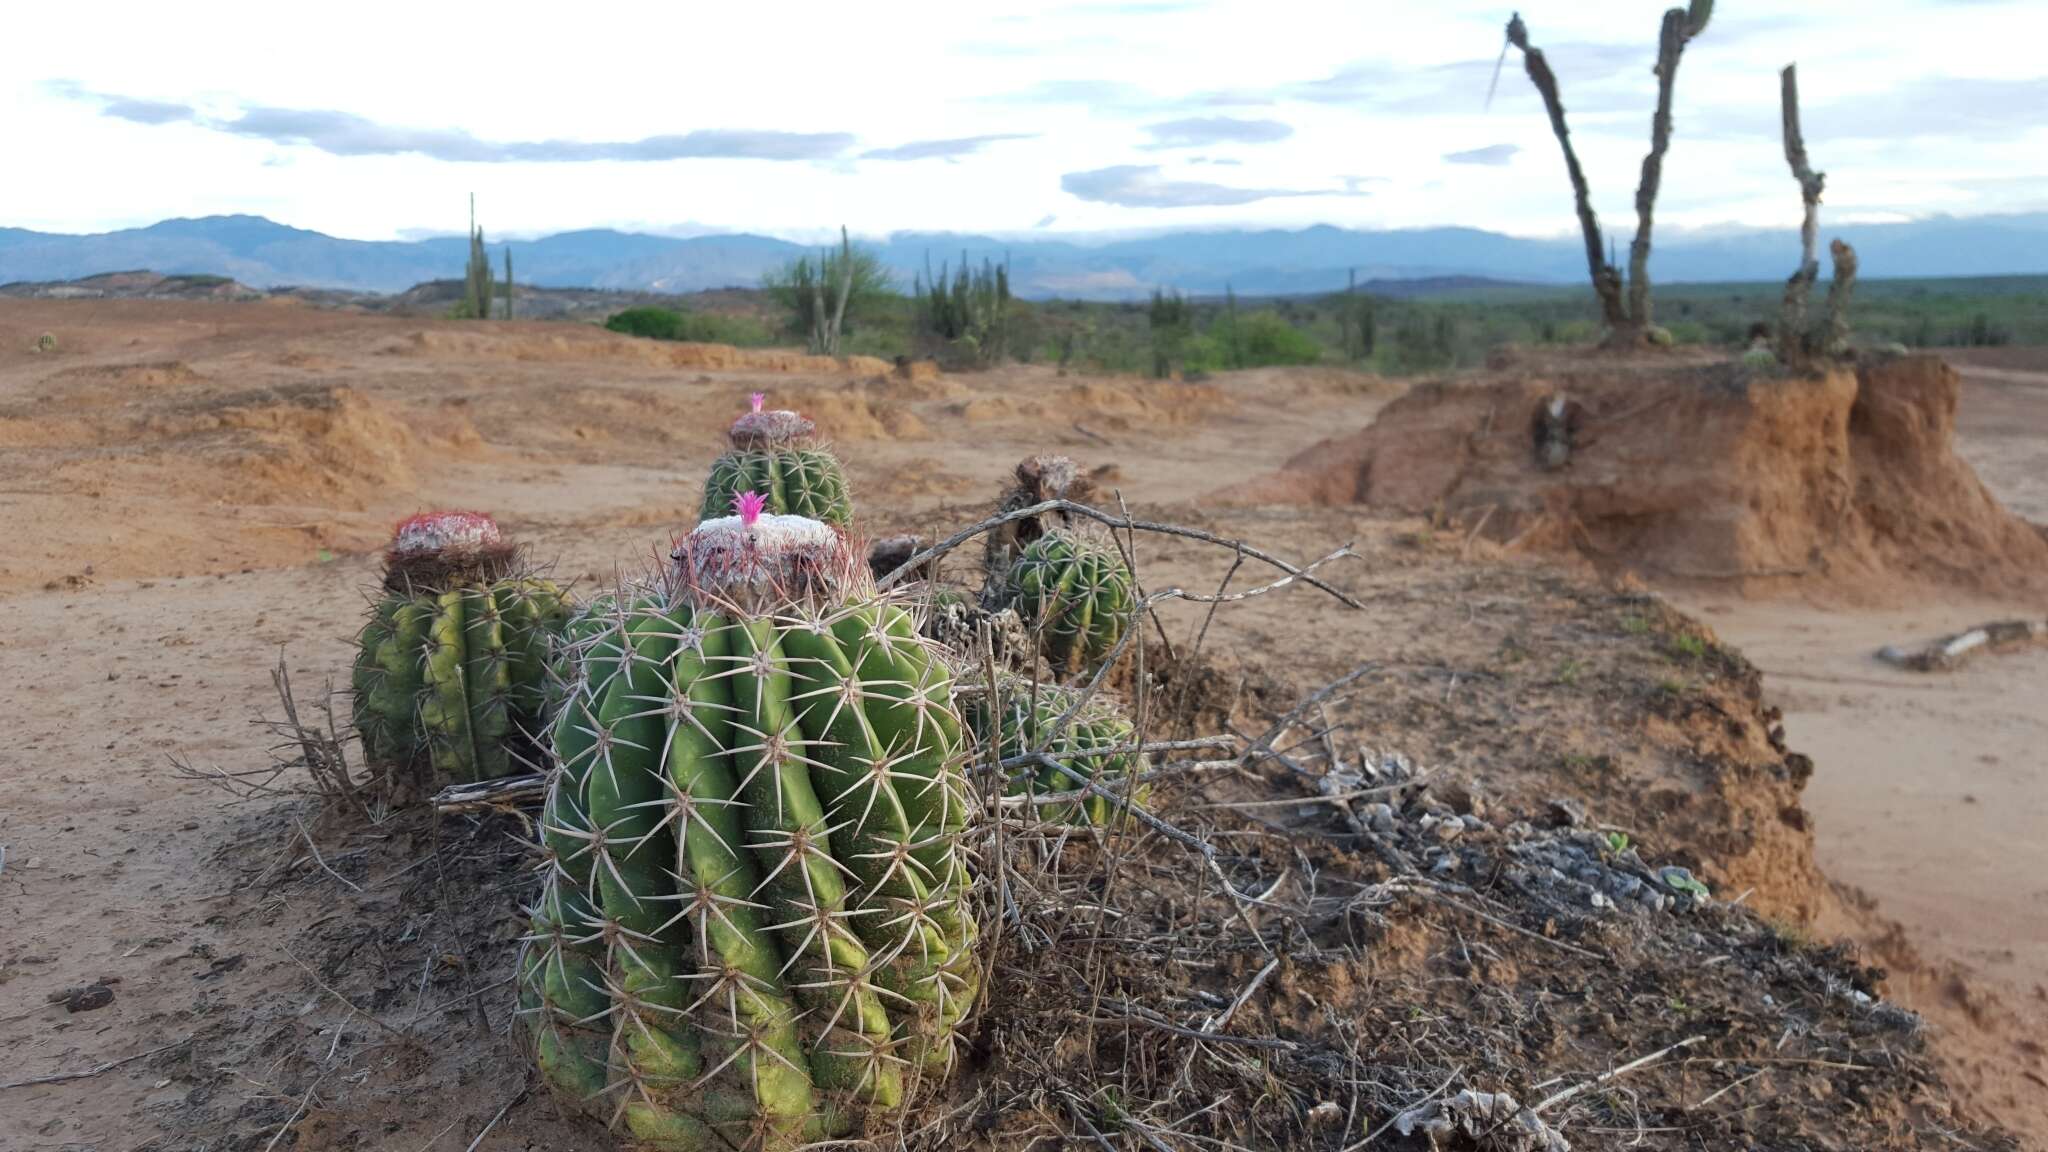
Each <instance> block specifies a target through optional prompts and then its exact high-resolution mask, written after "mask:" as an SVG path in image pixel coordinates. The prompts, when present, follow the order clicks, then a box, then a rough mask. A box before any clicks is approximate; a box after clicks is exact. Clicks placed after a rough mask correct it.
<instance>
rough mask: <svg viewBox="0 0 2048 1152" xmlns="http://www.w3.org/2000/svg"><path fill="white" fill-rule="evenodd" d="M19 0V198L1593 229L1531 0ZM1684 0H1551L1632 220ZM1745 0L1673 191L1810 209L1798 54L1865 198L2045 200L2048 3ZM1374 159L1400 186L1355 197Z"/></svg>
mask: <svg viewBox="0 0 2048 1152" xmlns="http://www.w3.org/2000/svg"><path fill="white" fill-rule="evenodd" d="M19 7H20V10H19V11H10V13H9V21H10V23H9V39H10V42H12V43H16V44H27V45H34V46H35V50H34V51H33V52H22V53H16V54H15V55H16V58H15V59H12V60H11V61H10V63H11V67H10V69H9V71H8V75H7V76H6V77H5V78H0V119H4V122H5V123H6V124H7V125H8V130H9V150H10V153H11V154H13V155H16V156H28V157H35V158H36V159H37V165H36V178H35V179H34V180H17V181H14V182H12V183H10V184H9V185H8V195H7V197H6V199H5V202H4V207H0V211H4V213H5V218H0V225H18V226H25V227H38V228H46V229H52V230H61V231H91V230H100V229H105V228H109V227H120V226H127V225H132V224H137V223H147V222H150V221H153V220H156V219H159V218H162V217H165V216H171V215H203V214H209V213H222V212H260V213H262V214H265V215H269V216H271V217H273V218H276V219H279V220H282V221H284V222H287V223H291V224H295V225H299V226H302V227H309V228H317V229H320V230H322V231H327V232H332V233H335V234H338V235H344V236H359V237H365V238H382V237H393V236H397V235H399V234H400V233H401V232H402V231H404V230H408V229H454V230H459V229H460V228H461V227H462V223H463V220H464V218H465V209H466V204H467V194H468V193H470V192H472V191H473V192H475V193H477V197H478V203H479V207H480V209H481V211H482V214H483V218H484V220H485V222H486V223H487V225H488V226H489V227H490V228H491V229H492V231H493V233H494V234H515V233H516V234H535V233H540V232H547V231H554V230H562V229H569V228H578V227H589V226H601V225H609V226H624V227H640V228H649V229H668V228H672V227H674V226H676V225H678V224H679V223H681V222H683V221H693V222H698V223H697V226H703V225H711V226H718V227H725V228H740V229H751V230H758V231H770V232H776V233H779V234H785V235H792V236H795V237H798V238H806V239H808V238H811V237H813V236H819V237H821V236H823V235H824V234H825V233H826V232H827V231H828V230H831V229H833V228H834V227H835V226H836V225H837V224H838V223H839V222H840V221H842V220H843V221H845V222H846V223H847V224H849V225H851V226H852V227H853V228H854V229H855V230H856V231H866V232H881V231H887V230H891V229H901V228H919V229H954V230H977V231H979V230H996V231H999V230H1026V229H1030V228H1032V227H1033V224H1034V222H1036V221H1040V220H1042V219H1043V218H1044V217H1046V216H1047V215H1049V214H1050V215H1055V216H1056V217H1057V227H1058V229H1060V230H1063V231H1064V230H1074V231H1086V230H1130V229H1141V228H1147V227H1161V226H1169V225H1172V226H1180V225H1211V224H1225V223H1235V224H1247V225H1258V226H1295V225H1301V224H1307V223H1314V222H1329V223H1335V224H1341V225H1347V226H1354V227H1389V226H1395V227H1398V226H1416V225H1425V224H1438V223H1461V224H1470V225H1474V226H1479V227H1488V228H1496V229H1502V230H1506V231H1513V232H1519V233H1524V234H1528V233H1563V232H1566V231H1568V230H1569V229H1570V228H1571V227H1572V211H1571V202H1570V195H1569V192H1568V190H1567V188H1566V185H1565V181H1564V174H1563V170H1562V162H1561V160H1560V159H1559V156H1558V152H1557V146H1556V142H1555V141H1554V139H1552V137H1551V135H1550V131H1549V125H1548V123H1547V121H1546V119H1545V117H1544V115H1543V112H1542V109H1541V106H1540V104H1539V103H1538V102H1537V101H1536V99H1535V97H1534V95H1533V93H1532V92H1531V91H1530V87H1529V83H1528V80H1527V78H1526V77H1525V76H1523V75H1522V73H1521V71H1520V68H1519V62H1518V60H1517V59H1516V58H1515V57H1514V55H1513V54H1510V56H1509V58H1508V60H1507V61H1506V65H1505V67H1504V68H1503V70H1502V73H1501V75H1500V77H1499V86H1498V90H1497V92H1496V93H1495V97H1494V100H1493V102H1492V104H1491V106H1490V107H1489V106H1488V105H1487V101H1486V95H1487V89H1488V87H1489V85H1490V84H1491V83H1492V81H1493V71H1494V66H1495V62H1496V57H1497V54H1498V51H1499V47H1500V43H1501V25H1502V22H1503V20H1504V18H1505V16H1506V14H1507V13H1506V7H1509V6H1502V5H1500V4H1499V3H1498V0H1483V2H1482V0H1445V2H1443V3H1439V4H1431V5H1415V4H1406V5H1399V6H1396V5H1392V4H1374V3H1366V4H1360V3H1358V2H1357V0H1298V2H1297V3H1295V4H1292V5H1289V6H1287V7H1286V8H1285V9H1284V10H1282V12H1283V15H1284V18H1276V17H1275V10H1274V9H1273V8H1272V7H1271V6H1270V5H1268V4H1265V3H1262V2H1260V0H1125V2H1117V0H1098V2H1081V3H1073V4H1066V5H1057V4H1056V5H1051V6H1048V5H1044V4H1042V3H1031V2H1027V0H989V2H988V3H986V4H983V5H976V6H973V7H971V8H970V9H961V8H960V7H959V6H957V5H955V4H942V3H939V2H938V0H903V2H902V3H898V4H892V5H887V6H884V7H882V8H879V9H877V8H873V7H868V8H860V7H858V6H848V5H844V4H831V3H826V2H823V0H818V2H811V0H798V2H797V3H795V4H793V5H790V6H786V7H784V8H776V9H766V8H761V7H760V6H749V5H712V6H706V5H687V6H685V5H674V4H664V3H653V2H641V3H625V4H620V5H618V6H615V7H613V8H609V9H607V11H606V13H605V18H604V19H562V18H560V16H559V14H550V15H548V16H546V17H543V16H540V15H532V16H527V15H523V14H522V13H521V11H520V10H519V9H516V8H515V9H514V10H512V12H510V13H507V14H505V15H504V16H503V17H501V18H498V19H494V20H491V21H484V22H478V21H475V20H474V19H472V18H471V15H470V13H468V12H466V11H464V10H461V9H459V8H452V7H449V6H445V5H431V4H419V3H417V2H412V0H409V2H406V3H399V2H397V0H359V3H358V4H357V5H356V7H354V8H352V9H351V14H350V18H349V19H347V20H333V19H329V18H327V17H326V16H324V15H323V14H322V13H321V12H319V11H318V10H315V9H306V8H298V7H293V6H289V5H287V6H278V5H275V4H272V3H258V2H256V0H219V2H217V3H211V4H209V5H208V6H207V7H206V9H205V12H204V18H203V19H195V18H194V17H193V15H192V13H191V12H190V11H189V10H181V9H178V8H176V7H175V6H165V5H161V4H144V3H141V2H139V0H105V2H103V3H100V4H95V5H86V6H81V5H60V4H37V5H22V6H19ZM1659 7H1661V6H1659V5H1652V6H1649V7H1645V6H1644V5H1643V4H1641V3H1640V2H1639V0H1583V2H1581V3H1576V4H1570V5H1566V4H1551V5H1547V6H1545V9H1544V10H1541V11H1537V10H1529V11H1525V12H1524V16H1525V18H1526V19H1527V20H1528V21H1529V27H1530V32H1531V35H1532V37H1533V38H1534V40H1535V42H1536V43H1537V44H1538V45H1539V46H1542V47H1543V48H1544V49H1545V51H1546V53H1548V54H1549V56H1550V58H1551V61H1552V63H1553V64H1554V65H1555V67H1556V68H1557V71H1558V75H1559V78H1560V81H1561V83H1562V85H1563V88H1564V97H1565V104H1566V106H1567V107H1568V108H1569V109H1570V114H1571V126H1572V130H1573V135H1574V138H1575V140H1576V141H1577V142H1578V146H1579V149H1580V153H1581V158H1582V159H1583V160H1584V162H1585V164H1586V168H1587V173H1588V176H1589V178H1590V179H1591V181H1592V184H1593V192H1594V197H1595V202H1596V205H1597V206H1598V207H1599V208H1600V210H1601V211H1602V215H1603V219H1605V220H1606V221H1607V222H1608V223H1609V224H1610V225H1617V224H1622V223H1623V222H1625V221H1627V220H1628V219H1629V217H1630V215H1631V211H1630V205H1631V202H1632V199H1633V193H1634V183H1635V179H1636V176H1637V173H1638V171H1639V170H1640V166H1641V161H1642V153H1643V150H1644V148H1645V146H1646V144H1647V136H1648V126H1649V114H1650V102H1651V100H1652V98H1653V96H1654V90H1655V87H1654V80H1653V79H1652V77H1651V76H1650V64H1651V61H1652V59H1653V56H1654V41H1655V37H1656V25H1657V10H1658V8H1659ZM1722 7H1723V8H1724V10H1725V11H1724V12H1722V13H1721V14H1717V16H1716V17H1715V24H1714V25H1713V26H1712V27H1710V28H1709V29H1708V31H1707V33H1706V34H1705V35H1704V36H1702V37H1701V38H1700V39H1698V40H1696V41H1694V42H1693V44H1692V45H1691V47H1689V48H1688V49H1687V52H1686V55H1685V60H1684V64H1683V66H1682V68H1681V71H1680V74H1679V78H1678V96H1677V131H1676V136H1675V139H1674V142H1673V145H1672V150H1671V153H1670V156H1669V158H1668V160H1667V162H1666V168H1665V183H1664V187H1665V194H1664V201H1663V203H1662V204H1661V205H1660V209H1662V210H1660V212H1659V217H1660V223H1670V224H1673V225H1693V224H1699V225H1704V224H1713V223H1724V222H1731V221H1734V222H1741V223H1749V224H1773V225H1776V224H1784V223H1786V222H1788V221H1794V220H1796V219H1797V216H1798V211H1799V205H1798V199H1797V196H1796V193H1795V192H1794V191H1793V189H1792V187H1791V180H1790V177H1789V176H1788V175H1787V174H1786V173H1785V170H1784V160H1783V157H1782V154H1781V152H1780V150H1779V148H1778V143H1777V140H1776V121H1777V82H1776V72H1777V69H1778V68H1779V67H1780V66H1782V65H1783V64H1784V63H1785V62H1786V61H1788V60H1791V59H1794V58H1797V59H1798V61H1799V65H1800V80H1801V88H1802V95H1803V96H1804V98H1805V101H1806V105H1807V112H1806V122H1807V135H1808V143H1809V145H1810V146H1811V148H1812V149H1813V152H1814V157H1815V162H1816V164H1818V165H1819V166H1821V167H1823V168H1825V169H1826V170H1827V172H1828V202H1829V207H1830V209H1831V211H1833V212H1838V213H1846V212H1847V211H1850V210H1861V211H1870V212H1882V211H1899V210H1905V211H1920V210H1925V211H1934V210H1945V211H1958V212H1989V211H1999V210H2011V209H2016V208H2022V207H2034V206H2037V205H2038V204H2039V203H2040V200H2041V196H2042V193H2040V192H2039V191H2038V189H2039V188H2041V187H2043V186H2048V161H2044V160H2042V159H2041V157H2043V156H2048V123H2044V121H2048V117H2041V116H2039V115H2038V110H2039V109H2040V108H2041V107H2043V104H2044V101H2048V78H2044V77H2048V65H2043V64H2041V63H2040V62H2039V61H2038V60H2037V59H2036V58H2035V56H2036V52H2035V48H2034V46H2033V45H2034V40H2035V38H2032V37H2028V36H2024V35H2017V34H2014V31H2013V29H2014V28H2015V27H2016V25H2015V21H2016V20H2024V19H2026V18H2028V16H2029V13H2030V12H2033V10H2034V8H2033V7H2030V6H2029V5H2026V4H2022V3H2007V4H2004V5H1998V4H1941V3H1936V2H1935V0H1803V2H1802V3H1801V4H1800V5H1799V6H1798V7H1797V10H1796V14H1792V15H1788V14H1785V13H1766V14H1762V15H1745V14H1744V13H1743V12H1741V11H1736V10H1726V9H1728V8H1729V6H1727V5H1723V6H1722ZM2034 7H2037V6H2034ZM2036 15H2037V13H2036ZM109 27H118V28H120V29H121V32H122V34H121V35H119V36H109V35H105V34H103V30H104V29H106V28H109ZM1168 46H1170V48H1171V50H1170V51H1163V50H1160V49H1161V48H1162V47H1168ZM65 80H69V81H73V82H74V83H73V85H72V87H71V88H69V89H64V88H62V87H58V86H56V85H57V82H60V81H65ZM91 93H110V94H114V96H112V97H110V98H108V99H105V100H96V99H81V98H80V96H81V95H86V94H91ZM1251 110H1256V111H1251ZM1204 122H1211V123H1224V124H1230V125H1238V124H1267V125H1277V126H1279V128H1284V129H1287V130H1288V131H1287V132H1286V133H1285V134H1282V133H1280V132H1279V130H1278V129H1276V128H1265V129H1259V130H1256V131H1263V132H1265V133H1267V135H1268V137H1269V138H1267V139H1264V140H1263V141H1260V142H1257V147H1256V148H1250V147H1246V146H1245V145H1246V144H1247V143H1248V142H1249V141H1247V140H1246V139H1245V138H1244V137H1243V136H1231V135H1228V134H1227V133H1226V134H1225V135H1222V136H1215V135H1212V136H1209V137H1206V138H1203V137H1202V136H1201V135H1200V132H1199V130H1196V129H1189V130H1187V133H1191V134H1182V135H1179V136H1175V135H1174V134H1173V133H1171V132H1166V131H1165V128H1166V127H1167V126H1172V125H1180V124H1200V123H1204ZM1148 126H1149V127H1151V128H1155V129H1161V132H1157V133H1155V132H1148V131H1147V129H1148ZM1230 131H1236V129H1230ZM1169 139H1181V140H1185V141H1186V144H1185V146H1186V147H1189V148H1190V149H1191V150H1194V151H1199V152H1201V153H1202V154H1203V155H1202V157H1201V158H1202V159H1204V160H1206V161H1207V162H1208V163H1209V164H1215V163H1217V162H1219V161H1224V160H1232V159H1235V160H1240V161H1241V165H1240V166H1238V167H1234V168H1216V167H1208V166H1203V167H1198V168H1191V169H1181V168H1176V167H1166V168H1159V167H1155V166H1153V165H1150V164H1148V163H1146V160H1148V159H1156V158H1157V157H1158V156H1160V155H1165V154H1169V153H1157V152H1151V151H1148V150H1147V148H1146V147H1145V145H1147V144H1149V143H1155V142H1158V143H1164V142H1166V141H1167V140H1169ZM1465 144H1469V145H1471V147H1465V148H1462V149H1460V147H1459V146H1460V145H1465ZM1482 144H1483V145H1486V146H1487V148H1488V149H1493V148H1497V149H1500V150H1501V151H1500V153H1499V154H1500V155H1506V154H1508V153H1507V151H1506V150H1508V149H1518V150H1519V151H1518V152H1515V153H1513V156H1514V160H1513V164H1514V167H1513V171H1514V173H1515V176H1516V179H1514V180H1513V181H1502V180H1501V179H1499V173H1497V172H1492V171H1488V170H1486V169H1485V168H1483V167H1481V168H1474V167H1469V166H1466V165H1464V164H1459V163H1455V162H1454V163H1451V164H1449V165H1448V166H1447V165H1446V163H1445V154H1446V152H1453V154H1456V152H1457V151H1465V152H1475V151H1482V149H1479V148H1478V147H1477V146H1478V145H1482ZM1175 146H1176V147H1178V146H1181V145H1175ZM1219 149H1227V150H1228V151H1229V153H1230V154H1229V155H1220V154H1219V151H1218V150H1219ZM1171 154H1174V155H1179V154H1180V153H1171ZM764 160H781V161H784V162H783V163H764V162H761V161H764ZM916 160H941V161H947V162H945V163H915V162H910V161H916ZM891 161H896V162H891ZM1190 171H1192V172H1197V173H1202V174H1210V175H1214V176H1217V177H1227V179H1228V181H1229V182H1228V183H1222V182H1210V181H1204V180H1198V179H1189V178H1184V177H1185V176H1186V174H1187V173H1188V172H1190ZM1359 172H1369V173H1373V174H1374V181H1375V182H1374V183H1373V184H1372V188H1371V190H1372V195H1371V196H1370V197H1366V196H1360V195H1352V196H1345V195H1342V194H1341V192H1340V191H1338V190H1349V191H1354V192H1355V191H1359V190H1360V185H1361V184H1362V183H1363V180H1362V178H1360V177H1357V176H1352V175H1347V174H1350V173H1359ZM167 173H175V174H176V179H164V178H162V177H163V175H164V174H167ZM1077 189H1078V190H1077ZM1319 189H1328V190H1331V191H1317V190H1319ZM1922 206H1924V207H1922ZM1046 227H1051V225H1049V224H1048V225H1046Z"/></svg>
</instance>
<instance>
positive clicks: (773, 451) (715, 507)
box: [698, 392, 853, 527]
mask: <svg viewBox="0 0 2048 1152" xmlns="http://www.w3.org/2000/svg"><path fill="white" fill-rule="evenodd" d="M765 400H766V397H764V396H763V395H762V394H761V393H759V392H756V393H754V395H753V407H752V410H751V411H748V412H746V413H743V414H742V415H741V416H740V417H739V419H737V420H734V421H733V422H732V430H731V432H730V433H729V434H728V435H729V439H730V441H731V447H730V448H729V449H728V450H727V451H726V452H725V454H724V455H722V456H720V457H719V458H718V459H717V460H715V461H713V462H712V464H711V475H710V477H709V478H708V479H706V480H705V482H704V504H703V507H702V509H701V510H700V511H699V513H698V518H699V519H702V520H710V519H714V518H716V517H720V516H724V515H725V514H726V513H727V512H729V511H731V509H732V507H733V501H734V500H735V499H737V498H738V497H739V496H740V494H741V493H745V492H754V493H759V494H761V495H762V496H765V497H767V500H768V507H767V510H768V511H769V512H771V513H773V514H775V515H778V516H805V517H809V518H810V519H812V520H821V521H823V522H825V523H827V524H836V525H838V526H840V527H845V526H847V525H849V524H851V523H853V500H852V497H851V496H850V495H849V494H848V490H847V486H846V473H845V472H844V471H843V470H842V469H841V468H840V466H839V459H838V457H836V456H834V455H832V453H831V452H830V451H828V450H826V448H825V447H824V446H823V444H821V443H820V442H819V440H818V435H817V431H818V430H817V426H816V425H814V424H813V423H812V422H811V421H810V420H808V419H806V418H805V417H804V416H802V415H800V414H798V413H796V412H791V411H788V410H787V409H770V410H767V411H763V410H762V405H763V403H764V402H765Z"/></svg>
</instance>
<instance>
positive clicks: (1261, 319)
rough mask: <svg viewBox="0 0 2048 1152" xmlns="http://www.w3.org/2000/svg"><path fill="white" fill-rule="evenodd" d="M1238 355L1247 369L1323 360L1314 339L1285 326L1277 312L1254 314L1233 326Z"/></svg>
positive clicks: (1287, 324)
mask: <svg viewBox="0 0 2048 1152" xmlns="http://www.w3.org/2000/svg"><path fill="white" fill-rule="evenodd" d="M1237 343H1238V354H1239V356H1240V357H1241V358H1242V360H1243V362H1244V366H1245V367H1247V368H1264V367H1267V366H1269V365H1274V364H1314V363H1316V362H1317V361H1319V360H1321V359H1322V358H1323V347H1322V345H1321V344H1318V343H1317V342H1316V339H1315V337H1313V336H1311V335H1309V334H1308V333H1306V332H1303V331H1302V330H1301V329H1299V328H1296V327H1295V326H1294V325H1292V324H1289V323H1288V322H1287V321H1286V319H1285V318H1283V317H1282V316H1281V315H1280V314H1279V313H1278V312H1264V311H1261V312H1254V313H1252V314H1251V315H1249V316H1246V317H1245V318H1244V319H1242V320H1240V321H1238V324H1237Z"/></svg>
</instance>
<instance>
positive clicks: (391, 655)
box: [352, 512, 569, 781]
mask: <svg viewBox="0 0 2048 1152" xmlns="http://www.w3.org/2000/svg"><path fill="white" fill-rule="evenodd" d="M568 614H569V610H568V605H567V603H566V601H565V600H564V599H563V596H562V592H561V590H560V589H558V588H557V587H555V585H554V584H553V583H551V582H549V581H547V580H543V579H538V578H536V577H533V576H530V575H527V574H525V573H524V570H523V566H522V563H521V559H520V553H519V549H518V548H517V547H515V546H514V545H512V544H510V543H508V542H506V541H505V540H504V539H503V538H502V536H501V535H500V533H499V531H498V525H497V523H496V522H495V521H493V520H492V519H491V518H490V517H489V516H485V515H482V514H481V513H476V512H430V513H425V514H422V515H419V516H414V517H412V518H411V519H408V520H406V521H404V522H403V523H401V524H400V525H399V526H398V529H397V531H396V532H395V533H394V534H393V537H392V541H391V545H390V547H389V548H388V549H387V550H386V552H385V564H384V581H383V588H382V590H381V592H380V593H379V595H378V596H377V597H376V599H375V600H374V602H373V603H372V605H371V609H370V617H369V619H368V621H366V622H365V623H364V625H363V628H362V631H361V632H360V633H359V634H358V636H357V638H356V660H355V668H354V674H353V678H352V680H353V687H354V689H355V693H354V695H355V723H356V731H357V732H358V733H359V734H360V736H361V737H362V742H363V750H364V753H365V755H367V756H368V757H369V759H370V760H371V761H372V762H373V763H378V764H383V765H387V766H396V767H400V768H405V769H412V768H416V767H417V766H419V765H420V764H422V763H426V764H430V765H431V766H432V769H433V774H434V775H435V776H436V777H437V778H439V779H441V780H443V781H469V780H481V779H487V778H491V777H497V776H507V775H511V774H512V773H514V772H518V771H521V770H523V769H524V768H526V767H528V766H529V765H530V764H531V763H533V762H535V761H536V760H537V759H538V757H536V756H535V755H534V749H535V742H536V738H537V737H538V736H539V735H540V733H541V730H542V723H543V721H542V714H543V712H544V711H545V703H546V696H547V660H548V655H549V646H550V639H549V638H550V637H551V636H552V635H554V634H555V633H557V632H559V631H560V629H561V627H562V624H563V622H564V621H565V620H566V619H567V618H568Z"/></svg>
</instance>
